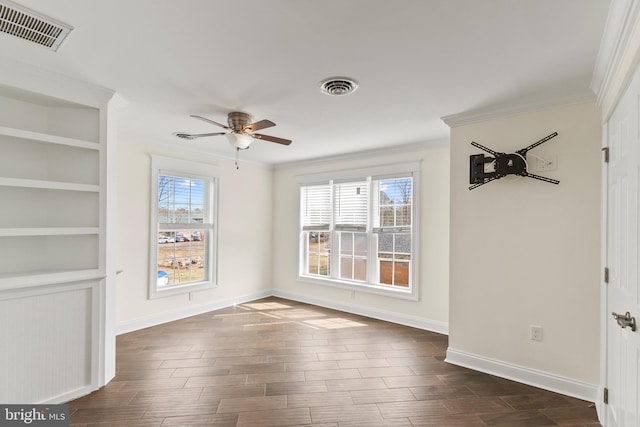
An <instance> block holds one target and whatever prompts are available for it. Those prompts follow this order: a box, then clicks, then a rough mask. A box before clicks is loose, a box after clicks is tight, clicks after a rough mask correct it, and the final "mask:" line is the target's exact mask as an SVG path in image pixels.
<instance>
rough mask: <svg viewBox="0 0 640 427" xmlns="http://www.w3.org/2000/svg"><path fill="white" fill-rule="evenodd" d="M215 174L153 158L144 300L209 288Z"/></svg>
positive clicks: (208, 168)
mask: <svg viewBox="0 0 640 427" xmlns="http://www.w3.org/2000/svg"><path fill="white" fill-rule="evenodd" d="M216 174H217V169H216V168H215V167H213V166H209V165H204V164H200V163H193V162H186V161H179V160H174V159H167V158H162V157H157V156H154V158H153V178H154V179H153V181H154V184H153V185H154V188H153V190H154V191H153V193H154V195H153V197H154V198H153V202H154V203H153V205H154V206H153V213H154V215H153V221H152V227H153V230H152V236H153V239H157V240H154V241H153V242H152V247H153V250H152V254H153V255H155V256H152V261H151V264H152V265H151V273H150V275H151V277H150V297H152V298H153V297H158V296H164V295H174V294H176V293H182V292H191V291H194V290H200V289H205V288H209V287H212V286H214V284H215V280H214V277H215V263H214V260H215V256H214V255H215V253H214V250H215V246H216V245H215V244H214V243H215V210H214V206H215V203H214V201H215V196H216V191H215V184H216V176H215V175H216Z"/></svg>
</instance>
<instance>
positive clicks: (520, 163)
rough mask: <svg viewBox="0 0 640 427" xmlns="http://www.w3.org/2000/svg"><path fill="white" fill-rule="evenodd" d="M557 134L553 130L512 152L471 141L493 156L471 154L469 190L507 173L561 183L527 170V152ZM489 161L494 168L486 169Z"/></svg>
mask: <svg viewBox="0 0 640 427" xmlns="http://www.w3.org/2000/svg"><path fill="white" fill-rule="evenodd" d="M556 136H558V132H553V133H552V134H550V135H547V136H545V137H544V138H542V139H541V140H539V141H536V142H534V143H533V144H531V145H529V146H528V147H525V148H522V149H520V150H518V151H516V152H515V153H511V154H507V153H500V152H497V151H494V150H492V149H491V148H487V147H485V146H484V145H480V144H478V143H477V142H475V141H473V142H471V145H473V146H474V147H477V148H479V149H481V150H483V151H486V152H487V153H489V154H491V156H493V157H491V156H485V155H484V154H472V155H471V156H469V184H472V185H471V186H470V187H469V190H473V189H474V188H478V187H480V186H481V185H484V184H486V183H488V182H491V181H495V180H496V179H500V178H503V177H505V176H507V175H519V176H526V177H529V178H533V179H538V180H540V181H545V182H548V183H550V184H560V181H558V180H557V179H551V178H547V177H545V176H540V175H536V174H533V173H529V171H527V152H528V151H529V150H531V149H533V148H536V147H537V146H538V145H541V144H543V143H545V142H547V141H549V140H550V139H551V138H554V137H556ZM487 163H493V170H490V171H485V164H487Z"/></svg>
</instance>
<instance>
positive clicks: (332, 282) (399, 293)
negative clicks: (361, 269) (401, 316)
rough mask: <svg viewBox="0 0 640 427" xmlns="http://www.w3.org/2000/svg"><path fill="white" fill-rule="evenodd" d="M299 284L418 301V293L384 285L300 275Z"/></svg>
mask: <svg viewBox="0 0 640 427" xmlns="http://www.w3.org/2000/svg"><path fill="white" fill-rule="evenodd" d="M298 281H299V282H306V283H310V284H313V285H320V286H330V287H332V288H339V289H346V290H349V291H354V292H362V293H363V294H374V295H383V296H385V297H391V298H399V299H406V300H409V301H418V300H419V299H420V298H419V295H418V292H415V293H414V292H412V291H405V290H404V289H402V288H398V289H394V288H393V287H390V286H389V287H386V286H384V285H376V284H372V283H368V282H356V281H353V282H349V281H347V280H340V279H335V278H331V277H329V278H326V279H325V278H324V277H323V276H304V275H302V274H300V275H298Z"/></svg>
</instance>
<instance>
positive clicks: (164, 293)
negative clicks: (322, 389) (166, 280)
mask: <svg viewBox="0 0 640 427" xmlns="http://www.w3.org/2000/svg"><path fill="white" fill-rule="evenodd" d="M217 286H218V285H217V284H216V283H214V282H196V283H190V284H188V285H187V284H185V285H167V286H156V287H155V288H152V289H151V295H149V298H150V299H155V298H162V297H168V296H173V295H181V294H188V293H190V292H197V291H204V290H205V289H213V288H216V287H217Z"/></svg>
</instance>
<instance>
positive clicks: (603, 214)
mask: <svg viewBox="0 0 640 427" xmlns="http://www.w3.org/2000/svg"><path fill="white" fill-rule="evenodd" d="M608 146H609V121H606V122H605V123H604V124H603V125H602V147H603V148H604V147H608ZM608 166H609V165H608V163H605V162H604V159H603V161H602V166H601V178H600V179H601V190H600V197H601V205H600V239H601V240H600V264H601V269H600V272H601V274H602V275H601V276H600V385H599V387H598V397H597V399H596V411H597V412H598V418H599V419H600V420H601V421H602V422H603V423H604V422H605V420H606V417H607V412H606V411H607V407H606V405H605V403H604V388H605V387H606V386H607V384H608V378H607V363H608V360H607V355H608V352H607V349H608V346H607V340H608V338H609V337H608V334H607V322H608V321H609V320H610V317H609V313H608V310H607V307H608V297H609V294H608V293H607V284H606V283H605V281H604V268H605V267H607V264H608V262H607V253H608V250H607V249H608V246H607V245H608V236H607V224H608V219H609V218H608V215H609V209H608V208H609V201H608V197H609V191H608V188H609V185H608V183H609V180H608V175H609V174H608V169H609V168H608Z"/></svg>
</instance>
